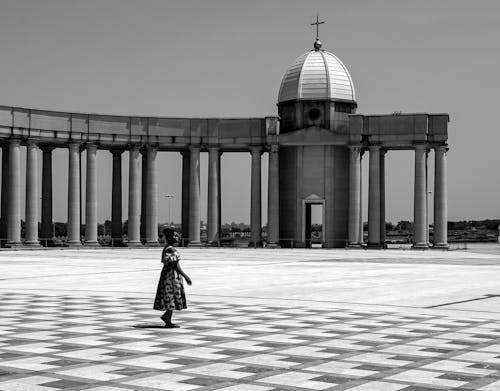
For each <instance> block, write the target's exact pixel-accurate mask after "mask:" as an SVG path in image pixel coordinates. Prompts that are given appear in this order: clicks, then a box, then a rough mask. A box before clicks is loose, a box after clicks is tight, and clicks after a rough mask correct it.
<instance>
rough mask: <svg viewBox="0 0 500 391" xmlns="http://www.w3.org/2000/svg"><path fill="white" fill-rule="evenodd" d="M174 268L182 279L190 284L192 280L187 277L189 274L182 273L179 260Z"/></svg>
mask: <svg viewBox="0 0 500 391" xmlns="http://www.w3.org/2000/svg"><path fill="white" fill-rule="evenodd" d="M176 268H177V273H179V274H180V275H181V276H182V277H184V279H185V280H186V282H187V284H188V285H191V284H192V283H193V282H192V281H191V279H190V278H189V276H188V275H187V274H186V273H184V270H182V268H181V265H179V262H177V263H176Z"/></svg>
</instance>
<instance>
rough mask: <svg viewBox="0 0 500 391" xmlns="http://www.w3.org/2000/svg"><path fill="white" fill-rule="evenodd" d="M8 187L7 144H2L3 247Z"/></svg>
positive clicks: (0, 235)
mask: <svg viewBox="0 0 500 391" xmlns="http://www.w3.org/2000/svg"><path fill="white" fill-rule="evenodd" d="M8 189H9V144H3V145H2V201H1V214H2V217H1V219H0V244H1V246H2V247H3V246H4V245H5V243H6V239H7V221H8V218H7V214H8V210H9V205H8V198H9V196H8V194H9V192H8Z"/></svg>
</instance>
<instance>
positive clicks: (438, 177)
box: [434, 145, 448, 248]
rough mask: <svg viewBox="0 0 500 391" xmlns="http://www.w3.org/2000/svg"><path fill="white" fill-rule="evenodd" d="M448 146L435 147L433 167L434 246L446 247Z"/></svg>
mask: <svg viewBox="0 0 500 391" xmlns="http://www.w3.org/2000/svg"><path fill="white" fill-rule="evenodd" d="M447 151H448V147H447V146H446V145H440V146H438V147H436V149H435V169H434V175H435V178H434V247H435V248H448V197H447V180H446V179H447V178H446V176H447V175H446V153H447Z"/></svg>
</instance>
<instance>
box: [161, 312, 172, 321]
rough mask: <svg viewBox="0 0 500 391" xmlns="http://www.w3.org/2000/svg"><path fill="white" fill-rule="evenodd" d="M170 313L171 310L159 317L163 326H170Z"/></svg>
mask: <svg viewBox="0 0 500 391" xmlns="http://www.w3.org/2000/svg"><path fill="white" fill-rule="evenodd" d="M172 312H173V311H172V310H166V311H165V313H164V314H163V315H162V316H161V319H162V320H163V321H164V322H165V324H172Z"/></svg>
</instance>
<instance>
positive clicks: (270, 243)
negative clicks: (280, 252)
mask: <svg viewBox="0 0 500 391" xmlns="http://www.w3.org/2000/svg"><path fill="white" fill-rule="evenodd" d="M266 248H281V246H280V245H279V243H276V242H268V243H266Z"/></svg>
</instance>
